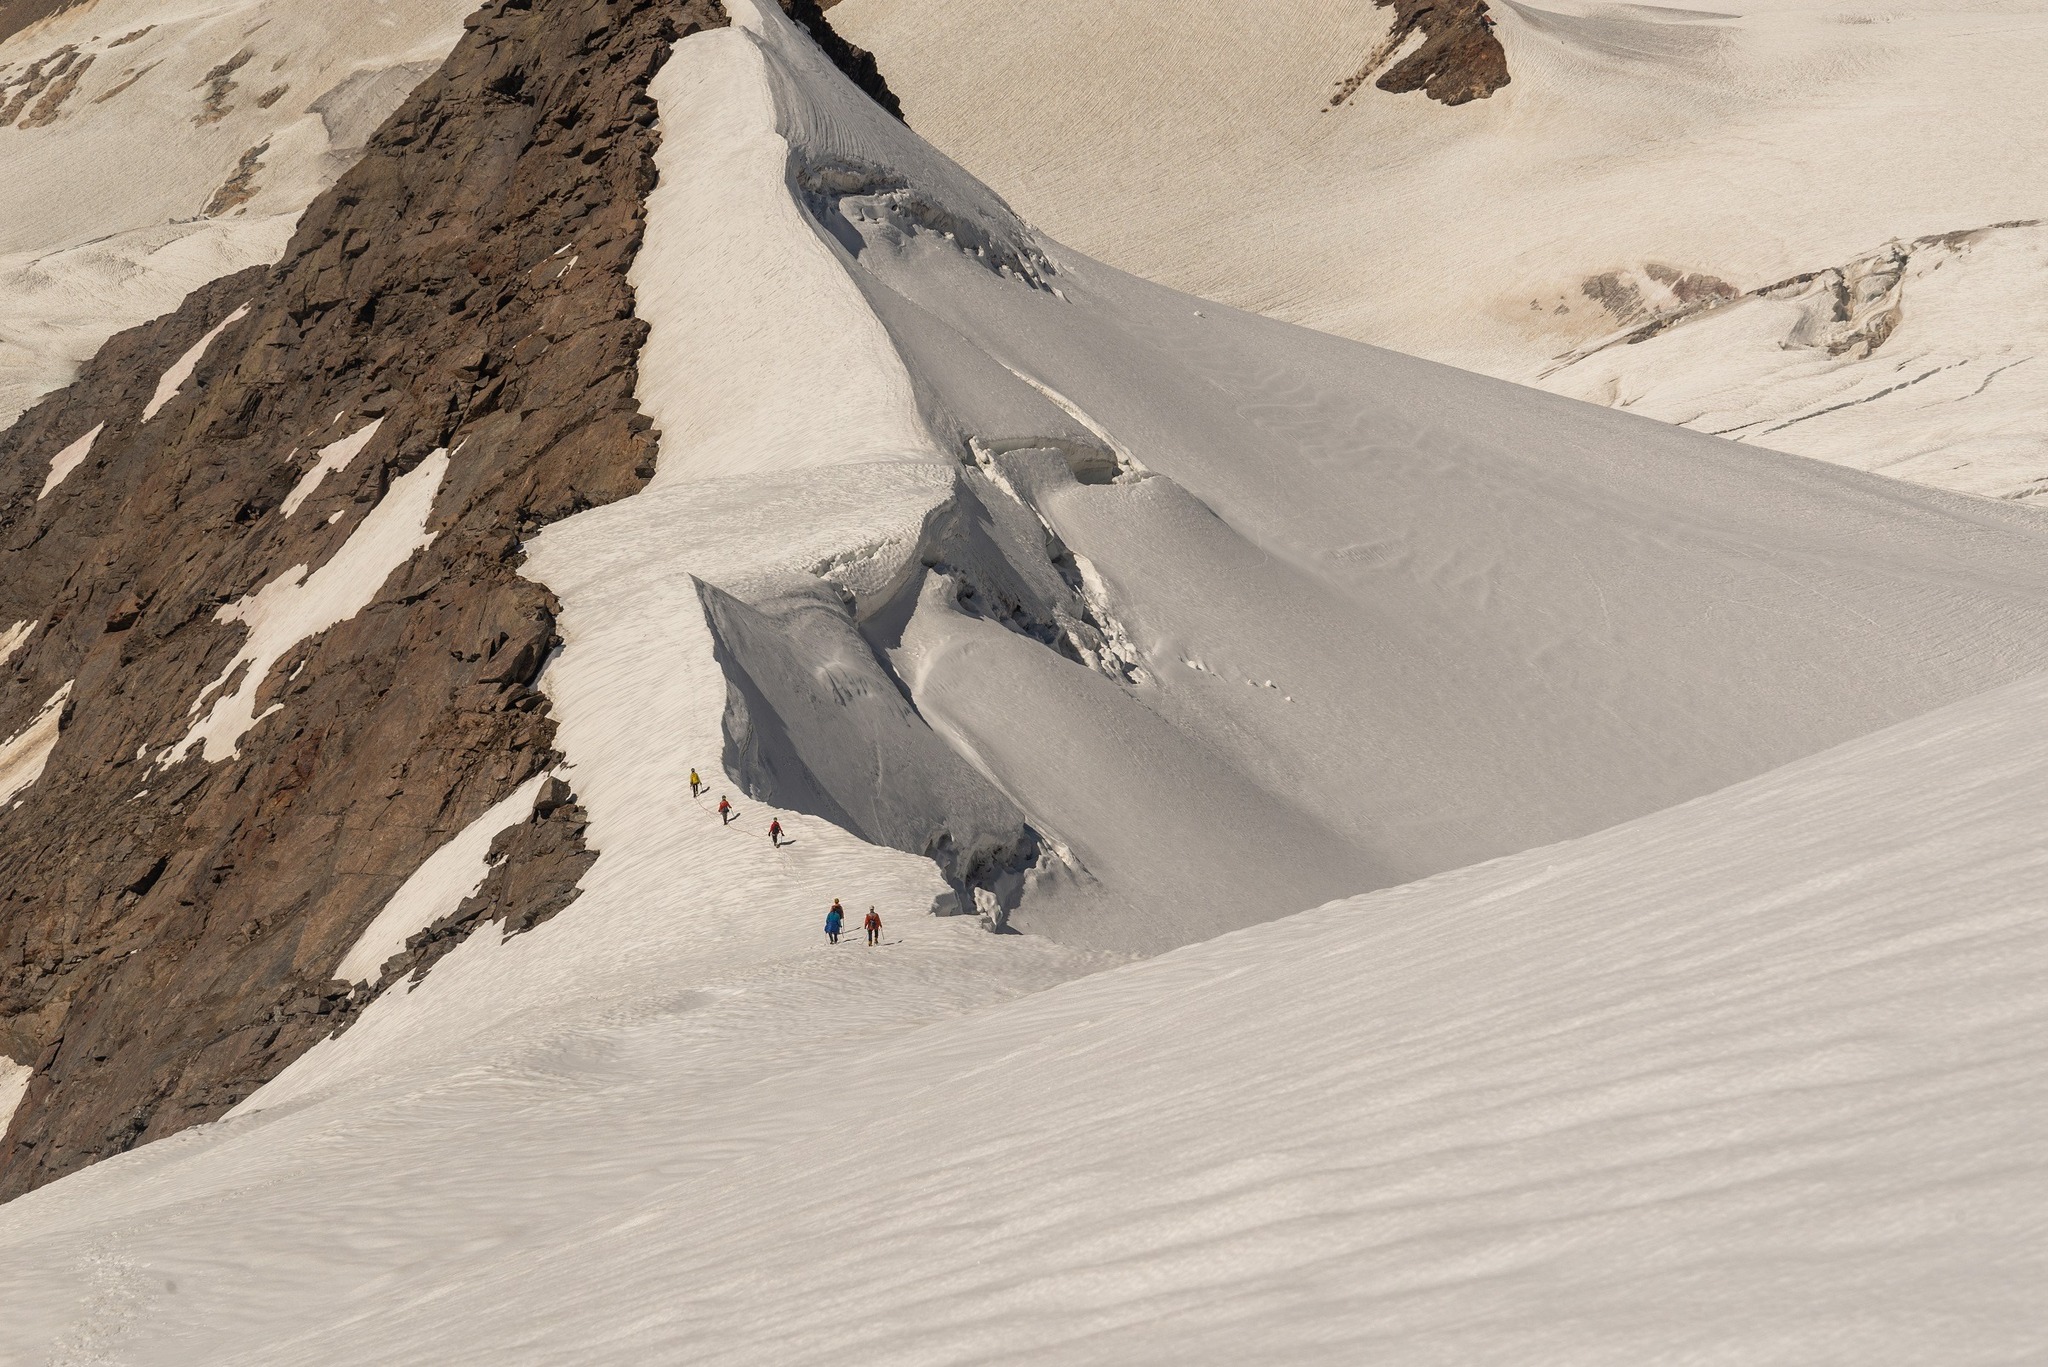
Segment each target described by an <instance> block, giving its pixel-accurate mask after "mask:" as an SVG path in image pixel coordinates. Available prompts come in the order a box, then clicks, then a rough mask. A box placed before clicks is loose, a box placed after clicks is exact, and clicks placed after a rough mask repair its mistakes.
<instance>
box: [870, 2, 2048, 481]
mask: <svg viewBox="0 0 2048 1367" xmlns="http://www.w3.org/2000/svg"><path fill="white" fill-rule="evenodd" d="M1435 8H1437V9H1438V10H1441V11H1444V12H1448V11H1449V10H1450V9H1451V8H1452V7H1448V6H1439V7H1435ZM1405 13H1406V11H1405V9H1403V10H1401V11H1398V12H1396V13H1394V14H1391V15H1390V14H1389V12H1388V11H1387V10H1385V9H1381V8H1375V7H1371V6H1367V5H1365V4H1363V3H1359V4H1348V3H1336V0H1285V3H1280V4H1275V5H1270V6H1265V7H1262V8H1261V9H1260V11H1259V12H1258V14H1257V16H1256V18H1255V19H1254V18H1252V17H1250V16H1248V15H1247V14H1246V13H1245V11H1244V9H1243V7H1242V6H1238V5H1230V4H1224V3H1221V2H1220V0H1162V3H1158V4H1152V5H1143V6H1121V7H1116V8H1113V9H1108V10H1105V9H1104V8H1103V7H1102V6H1099V5H1090V4H1086V3H1081V2H1080V0H1048V3H1044V4H1031V5H1025V4H1016V3H992V4H991V3H981V0H845V3H843V4H841V5H839V6H837V7H836V8H835V9H834V10H833V16H834V21H835V22H836V23H837V24H839V26H840V27H841V28H842V29H844V30H845V31H846V32H847V33H848V34H849V36H851V37H852V38H853V39H854V40H856V41H858V42H860V43H862V44H863V45H865V46H866V47H869V48H871V49H873V50H874V51H875V52H876V53H877V55H878V57H879V59H880V61H881V64H882V67H883V69H884V71H885V72H886V73H887V74H888V76H889V78H890V80H891V82H892V83H893V86H894V88H895V89H896V91H897V93H898V94H899V95H900V96H901V97H902V98H903V100H904V103H905V107H906V109H907V111H908V114H909V117H910V120H911V122H912V124H913V125H914V126H915V127H917V128H918V129H919V131H921V132H922V133H924V134H925V135H926V136H927V137H929V138H931V139H932V140H933V141H934V142H935V143H936V144H937V145H938V146H940V147H941V148H943V149H944V150H945V151H947V152H948V153H949V154H951V155H952V156H954V157H956V158H958V159H959V160H960V161H961V162H962V163H963V164H964V165H966V166H967V167H968V168H969V169H971V170H973V171H974V172H975V173H977V174H978V175H980V176H982V177H983V178H984V179H986V180H987V181H988V182H989V183H990V184H991V185H993V186H995V187H996V188H997V189H999V190H1001V191H1002V192H1003V193H1004V194H1005V195H1007V196H1009V197H1010V199H1011V200H1012V202H1014V203H1015V204H1016V205H1017V206H1018V208H1019V209H1020V210H1021V211H1022V212H1023V213H1024V215H1025V216H1026V217H1027V218H1029V219H1031V220H1032V221H1033V222H1035V223H1037V224H1039V225H1040V226H1041V227H1043V228H1045V229H1046V230H1047V231H1048V232H1050V233H1052V234H1053V235H1054V236H1056V237H1058V238H1060V239H1061V240H1062V241H1064V242H1068V243H1070V244H1072V245H1073V246H1075V247H1077V248H1079V249H1080V250H1082V251H1085V252H1088V253H1090V254H1091V255H1093V256H1096V257H1098V258H1100V259H1102V260H1105V261H1108V262H1110V263H1112V264H1115V265H1118V266H1121V267H1123V268H1125V269H1128V270H1132V271H1135V272H1137V273H1139V274H1143V275H1146V276H1148V277H1151V278H1154V279H1159V280H1162V281H1163V282H1165V283H1168V284H1172V285H1175V286H1178V287H1180V288H1184V289H1188V290H1190V291H1192V292H1194V293H1198V294H1204V295H1209V296H1211V297H1215V298H1218V299H1222V300H1224V301H1225V302H1228V303H1231V304H1235V305H1237V306H1239V307H1243V308H1250V309H1255V310H1258V311H1260V312H1264V313H1268V314H1271V315H1273V316H1276V317H1280V318H1284V319H1287V320H1289V321H1293V322H1300V323H1305V324H1308V325H1310V326H1313V327H1318V328H1322V329H1326V330H1329V331H1333V332H1337V333H1339V334H1341V335H1344V336H1349V337H1355V338H1358V339H1360V340H1364V341H1369V342H1374V343H1377V344H1380V345H1384V346H1390V347H1393V348H1395V349H1398V350H1401V351H1406V352H1410V353H1413V354H1417V355H1422V356H1428V357H1430V358H1432V359H1436V360H1441V361H1447V362H1450V363H1452V364H1455V365H1459V366H1464V367H1467V368H1471V369H1477V370H1480V371H1483V372H1486V373H1489V374H1494V375H1498V376H1502V377H1505V378H1509V379H1514V380H1518V381H1523V382H1536V381H1538V379H1539V377H1540V376H1543V375H1544V373H1545V372H1546V371H1549V370H1550V369H1551V367H1552V366H1553V365H1554V364H1555V363H1556V362H1557V361H1558V360H1559V359H1561V358H1565V357H1569V356H1573V355H1576V354H1578V353H1581V352H1582V351H1584V350H1585V349H1587V348H1590V347H1593V346H1595V345H1597V344H1599V343H1600V342H1602V341H1604V340H1607V339H1610V338H1615V337H1617V336H1619V335H1621V334H1624V333H1627V332H1631V331H1634V330H1635V329H1636V328H1638V327H1639V326H1640V325H1641V324H1642V323H1644V322H1645V321H1646V320H1647V319H1649V318H1651V317H1654V316H1657V315H1659V314H1669V313H1672V312H1675V311H1677V310H1679V309H1680V308H1681V307H1683V306H1687V305H1694V306H1697V305H1703V304H1712V303H1714V302H1715V301H1717V300H1720V299H1725V298H1731V297H1734V296H1739V295H1742V294H1744V293H1746V292H1748V291H1752V290H1762V289H1765V288H1766V287H1768V286H1772V285H1774V284H1777V283H1779V282H1784V281H1787V280H1790V279H1792V278H1793V277H1800V276H1806V277H1812V276H1818V275H1820V274H1822V273H1824V272H1829V271H1837V270H1841V269H1844V268H1848V267H1850V266H1851V265H1852V263H1855V262H1857V261H1859V260H1863V259H1866V258H1870V257H1872V256H1873V255H1886V254H1888V253H1889V251H1890V250H1891V248H1890V247H1888V246H1887V244H1888V243H1891V244H1896V245H1897V246H1898V247H1900V248H1901V249H1905V248H1909V247H1910V244H1913V243H1916V242H1920V241H1921V240H1922V239H1929V238H1940V239H1947V238H1950V237H1951V236H1952V235H1959V234H1964V233H1970V232H1975V231H1976V230H1980V229H1984V228H1987V227H1989V226H1990V225H1994V224H2001V223H2008V222H2012V221H2015V220H2038V219H2039V218H2041V217H2042V215H2043V214H2044V212H2048V187H2044V182H2043V179H2042V176H2041V174H2040V172H2039V170H2038V167H2039V165H2040V161H2041V157H2042V154H2043V152H2044V151H2048V147H2044V134H2043V133H2042V131H2041V130H2042V129H2043V128H2048V107H2044V102H2043V95H2042V88H2041V84H2040V82H2038V81H2036V80H2033V79H2032V78H2031V75H2030V74H2029V73H2031V72H2032V71H2033V70H2035V69H2037V68H2038V67H2039V66H2040V64H2041V62H2042V60H2043V58H2044V57H2048V17H2044V15H2043V14H2042V12H2041V9H2040V7H2039V6H2038V5H2034V4H2030V3H2006V2H2005V0H1973V3H1968V4H1950V3H1933V2H1932V0H1929V2H1927V3H1914V4H1906V5H1898V4H1888V5H1874V4H1863V3H1857V2H1856V0H1773V2H1772V3H1769V4H1763V5H1749V6H1745V7H1742V10H1741V13H1739V14H1737V13H1733V12H1721V11H1720V10H1716V9H1715V8H1714V7H1711V6H1707V7H1702V6H1692V7H1680V6H1675V5H1669V4H1620V3H1600V2H1599V0H1557V3H1544V4H1534V3H1522V2H1521V0H1516V2H1515V3H1502V4H1499V5H1497V6H1494V7H1492V8H1491V9H1490V10H1489V11H1488V14H1487V22H1488V23H1489V24H1490V27H1489V28H1488V29H1487V32H1488V33H1489V34H1491V35H1493V36H1494V37H1495V38H1496V39H1497V41H1498V43H1499V44H1500V45H1501V47H1502V48H1503V49H1504V52H1505V59H1506V65H1507V68H1508V70H1509V71H1510V72H1511V73H1512V80H1511V81H1509V82H1508V83H1507V84H1505V85H1503V86H1501V87H1499V88H1498V89H1496V90H1494V91H1493V92H1492V93H1491V94H1490V95H1488V96H1487V97H1485V98H1479V99H1473V100H1470V101H1468V102H1466V103H1463V104H1460V105H1458V106H1456V107H1446V106H1445V105H1443V104H1441V103H1439V102H1437V101H1435V100H1432V99H1429V98H1427V97H1426V96H1425V95H1424V94H1422V93H1419V92H1417V93H1407V94H1395V93H1390V92H1388V91H1387V90H1384V89H1380V88H1377V87H1376V86H1375V85H1374V84H1372V83H1371V82H1367V83H1366V84H1365V85H1363V86H1362V87H1354V86H1353V84H1352V83H1353V82H1354V81H1355V80H1356V78H1357V77H1358V75H1359V69H1360V68H1359V64H1360V63H1361V62H1362V61H1363V62H1365V63H1366V67H1367V68H1368V69H1369V70H1371V71H1380V70H1382V69H1384V66H1385V60H1381V64H1380V65H1377V66H1376V65H1374V64H1373V63H1374V61H1375V60H1380V59H1386V60H1391V58H1392V56H1393V54H1392V53H1390V52H1389V51H1388V50H1387V48H1386V44H1387V42H1388V41H1390V40H1394V41H1397V42H1398V40H1399V39H1400V37H1401V35H1402V33H1403V31H1404V19H1403V17H1402V16H1403V15H1405ZM1401 46H1402V52H1403V54H1404V55H1406V54H1407V49H1408V48H1409V47H1412V46H1413V44H1412V42H1410V43H1407V44H1403V45H1401ZM1347 88H1351V89H1355V93H1352V94H1350V95H1349V96H1348V97H1347V98H1344V99H1343V101H1342V103H1340V104H1337V105H1335V106H1334V107H1333V106H1332V105H1331V103H1330V97H1331V95H1332V93H1333V92H1334V93H1336V94H1339V95H1341V94H1342V93H1343V92H1344V91H1345V90H1346V89H1347ZM2037 238H2038V230H2036V233H2035V238H2033V239H2029V241H2031V243H2032V245H2026V246H2021V245H2019V243H2018V240H2017V239H2013V238H2006V239H2001V241H2003V242H2005V243H2006V244H2007V245H2006V246H2005V247H2001V246H2000V244H1999V242H1994V241H1991V240H1988V239H1987V240H1985V241H1982V242H1979V243H1977V244H1974V245H1961V246H1956V247H1953V248H1951V249H1949V250H1948V251H1947V252H1946V253H1942V252H1931V253H1925V254H1923V256H1924V259H1922V260H1921V262H1920V265H1919V266H1918V267H1917V268H1915V269H1914V270H1913V271H1912V272H1909V274H1910V276H1911V278H1909V279H1908V280H1907V282H1906V283H1905V286H1904V291H1903V292H1904V301H1903V307H1902V309H1900V310H1898V311H1897V316H1896V317H1895V318H1894V319H1893V328H1892V331H1891V333H1890V334H1889V340H1885V338H1883V337H1879V338H1877V339H1876V341H1877V346H1876V348H1875V349H1874V350H1873V351H1871V352H1868V353H1865V354H1863V355H1857V356H1844V355H1842V354H1841V353H1832V354H1831V353H1830V352H1829V351H1828V349H1827V348H1826V347H1825V346H1815V345H1813V344H1811V343H1810V342H1805V341H1801V340H1800V339H1799V337H1798V335H1797V334H1796V333H1795V331H1794V328H1793V326H1792V323H1793V321H1794V320H1792V319H1790V318H1781V317H1779V315H1782V314H1783V313H1785V312H1786V310H1784V309H1782V308H1781V309H1770V310H1767V309H1763V308H1758V307H1746V308H1745V309H1744V310H1742V313H1743V315H1744V318H1743V321H1741V322H1735V321H1729V322H1727V323H1725V324H1721V323H1716V324H1714V325H1713V326H1711V327H1710V326H1708V325H1707V324H1705V323H1699V322H1695V323H1689V324H1687V325H1686V326H1685V327H1684V328H1682V329H1678V330H1674V331H1672V332H1671V333H1669V334H1667V335H1666V336H1665V337H1663V338H1660V339H1659V341H1658V343H1657V344H1655V345H1652V346H1645V347H1627V348H1615V349H1612V350H1610V351H1607V352H1605V353H1603V355H1602V357H1601V358H1599V360H1598V362H1597V363H1596V364H1594V365H1591V366H1585V367H1580V368H1578V369H1577V371H1576V372H1575V371H1573V370H1566V371H1563V372H1559V373H1558V374H1556V375H1554V376H1552V377H1551V378H1548V379H1543V380H1542V381H1541V382H1542V383H1545V384H1550V383H1555V384H1556V386H1557V387H1558V388H1559V389H1560V390H1561V391H1562V392H1567V393H1571V394H1573V395H1575V396H1578V397H1587V398H1594V399H1596V400H1599V401H1603V402H1613V403H1625V404H1629V405H1630V406H1633V407H1635V408H1636V409H1637V410H1638V411H1642V412H1646V413H1649V414H1651V415H1652V416H1656V417H1659V418H1662V419H1665V420H1669V421H1676V422H1684V423H1687V424H1689V425H1697V426H1699V427H1701V428H1702V429H1703V430H1710V431H1726V432H1732V433H1733V434H1734V435H1737V436H1739V437H1740V438H1741V439H1742V440H1745V441H1754V442H1756V443H1758V444H1761V445H1771V446H1776V447H1778V448H1780V449H1788V450H1792V451H1795V452H1797V453H1800V454H1805V455H1810V456H1815V457H1818V458H1822V459H1827V460H1834V461H1840V462H1843V463H1847V464H1851V465H1855V466H1858V467H1859V468H1873V467H1878V466H1884V467H1886V468H1888V469H1891V470H1893V471H1894V472H1896V473H1902V474H1905V475H1906V476H1907V477H1909V478H1913V479H1916V480H1920V481H1922V482H1926V483H1932V484H1935V485H1937V486H1942V487H1952V488H1962V489H1966V490H1970V491H1972V492H1977V491H1989V492H1996V493H2006V492H2013V491H2016V490H2019V489H2023V488H2025V487H2026V486H2027V485H2028V484H2029V482H2030V481H2032V480H2035V479H2039V478H2041V477H2043V476H2048V465H2044V464H2043V463H2042V453H2041V448H2040V446H2039V437H2040V424H2039V422H2038V418H2037V413H2038V408H2039V402H2038V400H2039V395H2038V393H2037V392H2036V391H2035V389H2034V388H2033V386H2034V385H2035V384H2036V382H2035V381H2033V380H2031V379H2030V373H2031V371H2032V370H2034V369H2037V368H2038V366H2039V365H2040V361H2039V360H2038V359H2035V360H2031V361H2027V363H2026V364H2025V365H2022V366H2019V367H2018V368H2015V369H2011V370H2010V371H2009V372H2007V373H2001V374H1999V377H1998V380H1997V381H1996V382H1995V383H1991V384H1990V386H1989V387H1988V388H1986V389H1983V390H1982V391H1981V392H1979V386H1980V384H1983V383H1984V382H1986V381H1987V380H1989V378H1990V377H1991V376H1992V375H1993V374H1994V373H1996V372H2000V371H2001V368H2002V367H2006V366H2010V365H2012V364H2013V363H2014V362H2018V361H2022V360H2026V358H2029V357H2032V358H2038V357H2040V356H2041V354H2042V350H2043V346H2044V344H2048V338H2044V336H2043V334H2042V332H2041V327H2040V323H2039V319H2040V317H2041V310H2040V308H2039V307H2038V306H2037V305H2036V304H2035V303H2034V302H2033V301H2036V300H2038V299H2039V298H2040V295H2041V291H2042V290H2043V288H2044V278H2048V277H2044V274H2043V266H2042V263H2041V256H2040V251H2039V245H2038V240H2037ZM1943 255H1947V256H1949V257H1951V258H1953V259H1951V260H1950V261H1949V262H1948V264H1946V265H1945V266H1944V267H1943V269H1942V273H1941V274H1940V275H1939V276H1929V275H1927V274H1925V272H1927V271H1928V270H1930V269H1931V267H1932V266H1933V265H1934V262H1935V260H1936V259H1937V258H1939V257H1941V256H1943ZM1958 274H1962V275H1963V276H1964V277H1965V279H1964V280H1963V281H1961V282H1958V281H1957V280H1956V279H1955V277H1956V276H1957V275H1958ZM1804 302H1805V303H1806V304H1808V305H1812V304H1814V303H1815V302H1816V300H1815V298H1813V297H1812V296H1809V297H1808V298H1807V299H1806V300H1805V301H1804ZM1766 315H1770V317H1769V319H1768V320H1767V318H1766ZM1708 316H1712V315H1708ZM1681 332H1683V333H1684V334H1685V335H1686V340H1684V341H1681V340H1680V333H1681ZM1930 356H1933V357H1938V362H1937V363H1939V364H1942V365H1946V366H1948V367H1950V368H1949V369H1947V370H1945V371H1944V372H1943V381H1942V382H1941V383H1939V384H1932V383H1930V384H1917V385H1912V386H1910V387H1904V386H1900V382H1901V381H1910V380H1913V379H1914V378H1915V377H1917V376H1919V375H1920V374H1921V373H1922V372H1923V371H1925V370H1927V369H1929V368H1930V366H1929V365H1928V364H1920V362H1921V361H1922V360H1924V359H1926V358H1928V357H1930ZM1880 391H1888V392H1884V393H1882V394H1880ZM1852 402H1853V403H1858V404H1860V405H1862V406H1860V407H1859V408H1857V409H1856V410H1855V411H1854V412H1853V414H1852V415H1851V416H1850V417H1847V418H1833V419H1829V420H1826V421H1810V420H1807V421H1799V422H1797V423H1793V424H1787V425H1780V424H1782V423H1784V422H1785V420H1787V419H1799V418H1802V417H1805V416H1807V415H1811V414H1813V413H1815V412H1816V411H1817V410H1821V409H1824V408H1827V407H1828V406H1829V405H1841V404H1847V403H1852ZM1744 403H1747V404H1753V405H1757V406H1760V407H1761V408H1762V409H1763V410H1764V413H1765V414H1768V415H1769V417H1770V418H1771V419H1772V421H1768V422H1763V423H1760V424H1758V426H1757V427H1755V428H1747V429H1744V428H1741V427H1739V424H1740V422H1741V421H1742V418H1741V417H1735V416H1733V415H1732V413H1731V409H1732V408H1734V407H1738V406H1740V405H1741V404H1744ZM1758 416H1761V415H1759V414H1754V413H1745V414H1743V415H1742V417H1758ZM1762 429H1770V430H1762Z"/></svg>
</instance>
